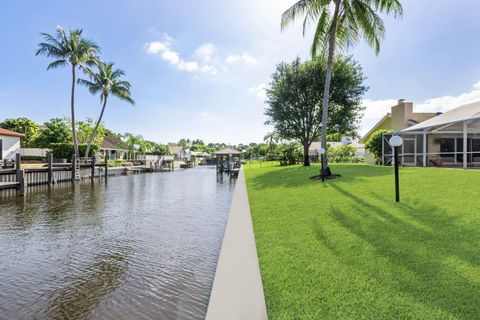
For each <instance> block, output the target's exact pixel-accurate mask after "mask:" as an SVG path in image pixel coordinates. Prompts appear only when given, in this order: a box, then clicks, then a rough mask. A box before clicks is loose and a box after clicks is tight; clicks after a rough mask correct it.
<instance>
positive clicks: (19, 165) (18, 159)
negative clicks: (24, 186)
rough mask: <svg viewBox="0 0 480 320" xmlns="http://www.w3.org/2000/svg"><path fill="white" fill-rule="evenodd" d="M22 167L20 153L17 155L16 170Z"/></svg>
mask: <svg viewBox="0 0 480 320" xmlns="http://www.w3.org/2000/svg"><path fill="white" fill-rule="evenodd" d="M21 167H22V156H21V155H20V153H17V154H16V155H15V170H20V169H21Z"/></svg>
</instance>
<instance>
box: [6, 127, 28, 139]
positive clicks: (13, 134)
mask: <svg viewBox="0 0 480 320" xmlns="http://www.w3.org/2000/svg"><path fill="white" fill-rule="evenodd" d="M0 136H9V137H19V138H21V137H24V136H25V135H24V134H22V133H18V132H15V131H12V130H7V129H2V128H0Z"/></svg>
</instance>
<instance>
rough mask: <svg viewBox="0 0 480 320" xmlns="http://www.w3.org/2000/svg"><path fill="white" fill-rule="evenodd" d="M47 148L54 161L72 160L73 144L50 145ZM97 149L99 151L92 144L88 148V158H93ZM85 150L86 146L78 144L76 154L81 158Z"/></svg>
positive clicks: (97, 147)
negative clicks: (50, 151)
mask: <svg viewBox="0 0 480 320" xmlns="http://www.w3.org/2000/svg"><path fill="white" fill-rule="evenodd" d="M49 147H50V149H51V150H52V154H53V157H54V158H56V159H72V155H73V144H71V143H51V144H50V146H49ZM99 149H100V148H99V146H97V145H94V144H93V145H92V146H91V147H90V152H89V156H90V157H92V156H94V155H95V154H96V153H97V152H98V150H99ZM86 150H87V145H86V144H79V145H78V152H79V153H80V156H83V155H84V154H85V151H86Z"/></svg>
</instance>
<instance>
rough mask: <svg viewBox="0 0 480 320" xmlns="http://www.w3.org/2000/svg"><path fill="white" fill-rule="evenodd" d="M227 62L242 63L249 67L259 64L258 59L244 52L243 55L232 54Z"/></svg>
mask: <svg viewBox="0 0 480 320" xmlns="http://www.w3.org/2000/svg"><path fill="white" fill-rule="evenodd" d="M225 61H226V62H227V63H230V64H235V63H239V62H242V63H244V64H247V65H255V64H257V59H255V58H254V57H253V56H251V55H250V54H249V53H247V52H244V53H242V54H231V55H229V56H228V57H227V58H226V59H225Z"/></svg>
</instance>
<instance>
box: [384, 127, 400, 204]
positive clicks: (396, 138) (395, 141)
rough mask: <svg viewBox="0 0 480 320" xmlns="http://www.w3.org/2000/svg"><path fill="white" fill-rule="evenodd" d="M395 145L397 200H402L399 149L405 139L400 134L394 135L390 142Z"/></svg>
mask: <svg viewBox="0 0 480 320" xmlns="http://www.w3.org/2000/svg"><path fill="white" fill-rule="evenodd" d="M388 143H390V145H391V146H392V147H393V157H394V162H395V201H396V202H399V201H400V182H399V177H398V149H399V147H400V146H401V145H402V144H403V139H402V137H400V136H393V137H391V138H390V140H389V142H388Z"/></svg>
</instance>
